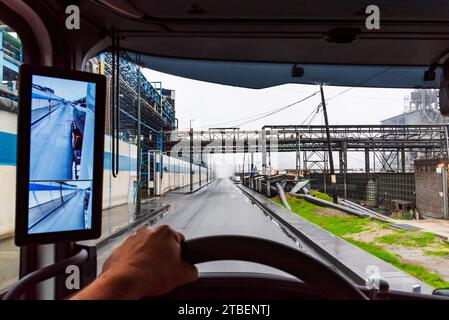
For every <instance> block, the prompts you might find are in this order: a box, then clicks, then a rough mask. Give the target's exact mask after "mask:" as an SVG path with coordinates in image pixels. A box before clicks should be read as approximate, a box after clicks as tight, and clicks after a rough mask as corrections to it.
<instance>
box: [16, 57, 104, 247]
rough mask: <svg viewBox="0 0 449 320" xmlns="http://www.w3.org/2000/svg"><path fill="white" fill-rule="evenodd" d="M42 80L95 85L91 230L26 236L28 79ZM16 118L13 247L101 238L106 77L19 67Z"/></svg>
mask: <svg viewBox="0 0 449 320" xmlns="http://www.w3.org/2000/svg"><path fill="white" fill-rule="evenodd" d="M34 75H37V76H45V77H55V78H61V79H67V80H75V81H84V82H91V83H95V84H96V94H95V131H94V140H95V143H94V164H93V181H92V189H93V190H92V224H91V229H86V230H71V231H57V232H48V233H34V234H29V233H28V214H29V212H28V203H29V198H28V197H29V184H30V179H29V178H30V177H29V174H30V173H29V171H30V140H31V103H32V99H31V97H32V86H31V85H32V77H33V76H34ZM18 106H19V108H18V109H19V115H18V124H17V129H18V130H17V161H16V163H17V164H16V226H15V243H16V245H17V246H23V245H28V244H48V243H55V242H62V241H81V240H91V239H96V238H99V237H100V236H101V216H102V201H103V198H102V197H103V161H104V135H105V109H106V77H105V76H103V75H99V74H93V73H87V72H81V71H72V70H65V69H58V68H54V67H46V66H36V65H30V64H22V65H21V66H20V72H19V100H18Z"/></svg>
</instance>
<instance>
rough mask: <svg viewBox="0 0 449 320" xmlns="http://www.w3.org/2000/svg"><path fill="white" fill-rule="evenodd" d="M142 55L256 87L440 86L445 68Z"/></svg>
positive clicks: (152, 64) (180, 70)
mask: <svg viewBox="0 0 449 320" xmlns="http://www.w3.org/2000/svg"><path fill="white" fill-rule="evenodd" d="M133 55H134V54H132V53H130V54H129V56H133ZM140 59H141V62H142V65H143V67H146V68H149V69H152V70H156V71H159V72H163V73H167V74H171V75H175V76H179V77H184V78H189V79H194V80H199V81H206V82H212V83H217V84H223V85H229V86H238V87H244V88H252V89H262V88H267V87H273V86H278V85H282V84H287V83H298V84H316V83H325V84H327V85H331V86H345V87H375V88H440V82H441V75H442V69H441V68H437V69H436V70H435V71H436V77H435V80H432V81H425V80H424V73H425V71H426V70H427V69H428V68H427V67H422V66H360V65H352V66H348V65H319V64H296V65H295V64H281V63H253V62H232V61H212V60H190V59H177V58H166V57H157V56H149V55H142V56H141V58H140ZM295 66H296V67H295ZM301 68H302V70H301ZM298 70H300V72H298Z"/></svg>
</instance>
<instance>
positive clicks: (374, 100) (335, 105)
mask: <svg viewBox="0 0 449 320" xmlns="http://www.w3.org/2000/svg"><path fill="white" fill-rule="evenodd" d="M143 73H144V74H145V76H146V77H147V79H148V80H149V81H162V84H163V86H164V87H165V88H168V89H172V90H175V91H176V117H177V118H178V119H179V129H180V130H183V129H188V128H189V122H190V119H194V121H193V122H192V127H193V128H194V129H207V128H209V127H230V126H235V125H238V124H241V123H243V122H246V121H245V120H240V121H235V120H239V119H242V118H248V117H251V116H253V115H257V114H261V113H264V112H267V111H270V110H273V109H276V108H280V107H283V106H286V105H289V104H291V103H293V102H295V101H298V100H300V99H302V98H305V97H307V96H308V95H310V94H312V93H314V92H316V91H317V90H319V87H318V86H311V85H299V84H286V85H282V86H276V87H271V88H266V89H245V88H239V87H232V86H224V85H219V84H212V83H207V82H202V81H196V80H190V79H186V78H181V77H176V76H172V75H167V74H164V73H160V72H156V71H153V70H149V69H144V70H143ZM348 89H349V90H348ZM411 91H412V90H410V89H377V88H352V89H350V88H347V87H324V92H325V96H326V99H329V101H328V102H327V105H328V116H329V123H330V124H339V125H344V124H380V121H381V120H383V119H386V118H389V117H392V116H395V115H398V114H401V113H402V112H403V110H404V96H406V95H408V94H409V93H410V92H411ZM320 101H321V99H320V95H319V94H317V95H315V96H314V97H312V98H310V99H308V100H306V101H304V102H303V103H300V104H298V105H295V106H293V107H291V108H288V109H286V110H284V111H282V112H279V113H277V114H274V115H272V116H270V117H267V118H264V119H260V120H257V121H254V122H251V123H247V124H244V125H242V126H240V128H241V129H260V128H261V127H262V126H264V125H286V124H291V125H296V124H302V123H303V122H304V120H305V118H306V117H307V116H309V115H310V114H311V112H312V111H313V110H314V109H315V108H316V107H317V106H318V104H319V103H320ZM311 124H324V122H323V117H322V113H320V114H319V115H318V116H316V117H315V119H314V121H313V122H312V123H311ZM234 159H236V160H235V161H237V163H238V164H240V163H242V159H241V156H233V155H229V156H227V157H222V160H223V161H225V162H228V164H229V165H228V166H227V168H226V169H224V168H222V170H221V171H226V173H225V174H228V171H229V170H230V168H231V167H233V166H234V165H233V161H234ZM337 161H338V158H337V159H336V162H337ZM231 162H232V164H231ZM257 162H259V166H260V157H257ZM348 162H349V167H357V168H362V167H363V165H364V164H363V155H362V154H350V155H349V160H348ZM278 166H279V167H281V168H294V167H295V160H294V155H293V154H281V155H279V162H278ZM222 174H224V173H223V172H222Z"/></svg>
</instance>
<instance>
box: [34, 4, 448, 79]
mask: <svg viewBox="0 0 449 320" xmlns="http://www.w3.org/2000/svg"><path fill="white" fill-rule="evenodd" d="M43 1H45V2H46V3H47V5H48V7H51V9H52V10H54V11H57V12H58V13H59V14H60V16H61V17H65V14H64V10H65V8H64V7H63V2H61V1H57V0H43ZM107 1H111V0H106V2H105V0H101V1H100V0H79V1H78V3H79V6H80V12H81V17H82V26H83V24H84V25H87V24H88V25H89V26H95V28H96V29H97V30H98V33H92V32H91V28H85V31H84V30H83V27H81V30H79V31H77V32H78V35H77V36H76V39H77V40H78V41H79V40H80V39H85V41H86V42H94V41H96V42H98V41H100V39H101V38H102V37H104V36H105V32H106V30H108V29H110V28H115V29H117V30H119V32H120V34H121V35H122V38H123V39H122V41H121V46H122V47H123V48H124V49H125V50H128V51H131V52H139V53H141V54H142V55H145V56H149V57H152V58H151V59H149V60H152V61H156V60H157V59H156V60H155V57H159V58H160V57H166V58H173V59H179V60H183V59H191V60H205V61H206V62H207V61H208V62H207V63H210V61H228V62H237V63H248V64H251V63H268V64H271V65H282V64H287V65H289V68H291V65H292V64H294V63H298V64H300V65H310V66H316V65H332V66H363V65H364V66H371V67H373V68H378V67H379V66H380V68H382V67H386V66H398V67H400V68H402V69H401V70H408V71H407V72H404V73H402V74H401V75H400V76H398V74H397V72H395V73H391V74H390V76H394V75H396V76H398V78H399V80H400V81H404V87H428V86H435V85H437V83H436V82H438V81H439V80H437V81H433V82H431V83H423V73H424V72H422V74H421V78H418V77H417V76H413V77H412V78H411V79H415V80H416V81H415V82H414V83H411V82H410V81H406V80H407V77H408V76H410V74H409V73H408V72H410V70H412V69H413V70H415V71H414V72H416V70H418V68H417V67H421V69H422V70H424V69H423V68H428V67H429V66H430V65H431V64H433V63H435V61H436V60H438V57H439V56H441V54H442V52H445V51H447V50H448V48H449V15H447V12H449V1H446V0H415V1H410V0H395V1H389V0H378V1H376V5H378V6H379V8H380V14H381V16H380V18H381V20H380V21H381V28H380V30H367V29H366V27H365V18H366V14H365V13H364V10H363V9H364V8H365V7H366V6H367V5H369V4H371V3H370V2H371V1H357V0H346V1H344V2H342V1H333V0H313V1H311V0H299V1H298V0H296V1H294V0H286V1H283V2H282V3H279V1H275V0H268V1H264V3H263V5H260V4H259V5H254V2H253V1H236V0H227V1H224V0H216V1H213V2H211V1H205V0H198V1H188V0H166V1H163V2H161V1H156V0H123V1H125V2H127V4H128V5H131V6H133V8H134V9H136V10H140V12H141V13H142V18H135V17H130V16H129V15H126V14H122V13H119V12H118V11H116V10H115V9H114V8H112V7H108V5H107ZM113 2H114V0H113ZM29 3H30V5H31V1H29ZM192 7H194V10H192ZM195 8H196V9H195ZM339 28H346V29H347V28H350V29H353V30H359V31H357V32H356V33H357V34H356V37H355V40H354V41H352V42H350V43H345V44H343V43H335V42H332V41H329V37H328V35H329V33H330V32H331V31H332V30H334V29H339ZM68 34H69V33H68ZM69 35H70V34H69ZM158 61H159V60H158ZM158 63H159V64H160V61H159V62H158ZM152 64H154V63H152ZM193 65H195V67H197V66H198V63H195V64H191V66H193ZM183 66H184V68H187V67H188V64H184V65H183ZM405 67H408V68H405ZM276 68H277V67H276ZM276 68H274V69H276ZM164 69H170V68H168V67H167V68H164ZM274 69H273V70H274ZM308 69H309V70H310V72H311V71H312V70H314V71H315V72H318V71H317V69H316V67H313V68H312V67H310V68H308ZM277 70H279V69H278V68H277ZM322 70H329V68H324V67H323V68H322ZM335 70H337V69H335V68H334V71H335ZM342 70H343V69H342ZM359 70H362V69H360V68H359ZM397 70H399V69H397ZM180 73H182V74H193V71H192V72H187V71H183V72H180ZM222 74H223V73H222ZM318 74H321V75H323V74H322V73H318ZM341 76H342V75H340V78H341ZM343 76H345V77H346V76H347V75H346V74H343ZM368 76H369V72H368V73H367V74H366V77H368ZM201 78H202V79H204V80H205V81H207V79H206V77H205V76H202V77H201ZM355 78H358V76H355ZM303 80H304V79H303ZM311 80H314V81H315V80H316V79H315V77H313V79H312V78H311V79H310V81H311ZM337 80H338V75H337V74H336V73H335V74H334V75H333V76H330V75H329V76H326V77H324V78H323V82H324V81H330V82H334V83H335V84H338V83H341V85H345V83H354V82H357V81H356V80H354V81H348V80H346V79H343V78H341V79H340V81H337ZM307 81H309V80H307ZM260 85H262V84H260ZM257 86H259V84H258V85H257Z"/></svg>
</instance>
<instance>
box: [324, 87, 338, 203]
mask: <svg viewBox="0 0 449 320" xmlns="http://www.w3.org/2000/svg"><path fill="white" fill-rule="evenodd" d="M320 92H321V106H322V107H323V114H324V123H325V125H326V139H327V151H328V153H329V166H330V169H331V182H332V198H333V200H334V203H337V202H338V199H337V177H336V176H335V171H334V158H333V156H332V146H331V134H330V130H329V120H328V118H327V110H326V99H325V98H324V91H323V85H322V84H320Z"/></svg>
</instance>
